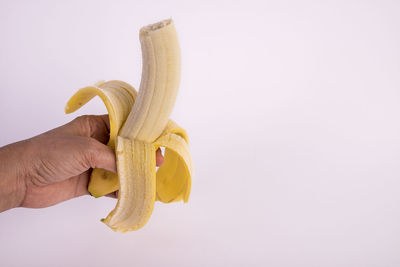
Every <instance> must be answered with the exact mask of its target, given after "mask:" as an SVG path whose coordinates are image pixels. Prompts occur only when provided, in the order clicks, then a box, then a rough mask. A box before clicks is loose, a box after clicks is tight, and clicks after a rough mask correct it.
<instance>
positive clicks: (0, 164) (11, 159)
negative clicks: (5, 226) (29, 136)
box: [0, 141, 26, 212]
mask: <svg viewBox="0 0 400 267" xmlns="http://www.w3.org/2000/svg"><path fill="white" fill-rule="evenodd" d="M25 142H26V141H21V142H18V143H13V144H10V145H7V146H4V147H0V212H2V211H5V210H8V209H12V208H16V207H19V206H21V204H22V203H23V201H24V198H25V192H26V182H25V175H24V168H23V160H22V158H23V155H24V153H25V152H26V151H24V150H25V149H24V147H25V146H24V143H25Z"/></svg>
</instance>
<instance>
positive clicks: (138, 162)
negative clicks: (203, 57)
mask: <svg viewBox="0 0 400 267" xmlns="http://www.w3.org/2000/svg"><path fill="white" fill-rule="evenodd" d="M139 39H140V43H141V48H142V57H143V68H142V79H141V82H140V90H139V93H137V92H136V90H135V89H134V88H133V87H132V86H131V85H129V84H127V83H125V82H122V81H116V80H113V81H107V82H104V81H102V82H98V83H96V84H95V85H93V86H88V87H84V88H82V89H80V90H78V91H77V92H76V93H75V94H74V95H73V96H72V97H71V98H70V99H69V101H68V102H67V105H66V107H65V112H66V113H71V112H74V111H75V110H77V109H79V108H80V107H82V106H83V105H84V104H86V103H87V102H89V101H90V100H91V99H92V98H93V97H95V96H99V97H100V98H101V100H102V101H103V102H104V104H105V106H106V108H107V111H108V114H109V119H110V139H109V142H108V144H107V145H108V146H110V147H111V148H113V149H114V150H115V153H116V158H117V169H118V174H115V173H112V172H109V171H106V170H103V169H94V170H93V172H92V174H91V179H90V183H89V187H88V190H89V192H90V193H91V194H92V195H93V196H95V197H100V196H104V195H106V194H108V193H111V192H114V191H116V190H119V193H118V202H117V205H116V206H115V208H114V209H113V210H112V211H111V212H110V213H109V214H108V216H107V217H106V218H105V219H102V222H104V223H105V224H106V225H108V226H109V227H110V228H111V229H112V230H114V231H117V232H127V231H133V230H137V229H140V228H141V227H143V226H144V225H145V224H146V223H147V221H148V220H149V218H150V216H151V214H152V212H153V208H154V202H155V201H161V202H163V203H171V202H176V201H181V200H183V201H184V202H185V203H186V202H187V201H188V199H189V195H190V189H191V177H192V173H193V164H192V159H191V155H190V148H189V141H188V136H187V133H186V131H185V130H184V129H183V128H181V127H179V126H178V125H177V124H176V123H175V122H173V121H172V120H170V119H169V117H170V114H171V112H172V109H173V107H174V104H175V100H176V96H177V93H178V89H179V82H180V69H181V61H180V48H179V43H178V38H177V34H176V30H175V27H174V24H173V22H172V20H171V19H169V20H164V21H161V22H158V23H155V24H152V25H149V26H146V27H143V28H142V29H141V30H140V34H139ZM160 147H164V148H165V154H164V163H163V164H162V166H161V167H159V168H158V170H157V171H156V165H155V164H156V159H155V153H156V150H157V149H158V148H160Z"/></svg>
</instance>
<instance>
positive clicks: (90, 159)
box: [83, 137, 117, 173]
mask: <svg viewBox="0 0 400 267" xmlns="http://www.w3.org/2000/svg"><path fill="white" fill-rule="evenodd" d="M83 158H84V163H85V165H86V167H87V168H88V169H89V168H102V169H105V170H108V171H111V172H114V173H117V164H116V158H115V153H114V150H112V149H111V148H110V147H108V146H106V145H104V144H103V143H101V142H99V141H97V140H96V139H94V138H90V137H88V146H87V147H86V148H84V149H83Z"/></svg>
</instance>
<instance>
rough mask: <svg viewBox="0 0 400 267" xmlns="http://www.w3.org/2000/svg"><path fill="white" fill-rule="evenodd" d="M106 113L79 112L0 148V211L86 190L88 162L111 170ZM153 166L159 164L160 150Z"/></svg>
mask: <svg viewBox="0 0 400 267" xmlns="http://www.w3.org/2000/svg"><path fill="white" fill-rule="evenodd" d="M108 138H109V120H108V116H107V115H102V116H81V117H78V118H76V119H75V120H73V121H71V122H70V123H68V124H65V125H63V126H61V127H58V128H56V129H53V130H51V131H48V132H46V133H43V134H41V135H38V136H36V137H33V138H31V139H28V140H24V141H21V142H18V143H14V144H11V145H8V146H5V147H2V148H0V162H1V165H0V211H3V210H6V209H9V208H13V207H17V206H21V207H28V208H43V207H48V206H52V205H55V204H57V203H59V202H62V201H65V200H68V199H71V198H74V197H78V196H82V195H86V194H89V192H88V191H87V186H88V182H89V177H90V173H91V168H103V169H106V170H109V171H112V172H117V166H116V162H115V153H114V151H113V150H112V149H111V148H110V147H108V146H106V145H105V144H106V143H107V141H108ZM156 160H157V166H159V165H160V164H162V162H163V156H162V154H161V151H160V150H157V153H156Z"/></svg>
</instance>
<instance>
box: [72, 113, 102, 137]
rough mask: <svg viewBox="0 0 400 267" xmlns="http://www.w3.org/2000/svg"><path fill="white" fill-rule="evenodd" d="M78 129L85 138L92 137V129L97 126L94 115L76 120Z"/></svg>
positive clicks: (83, 116)
mask: <svg viewBox="0 0 400 267" xmlns="http://www.w3.org/2000/svg"><path fill="white" fill-rule="evenodd" d="M75 121H76V123H77V124H78V127H79V129H80V131H81V133H82V135H84V136H88V137H90V136H91V133H92V129H94V128H95V127H96V125H97V120H96V117H95V116H93V115H82V116H79V117H77V118H76V119H75Z"/></svg>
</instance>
